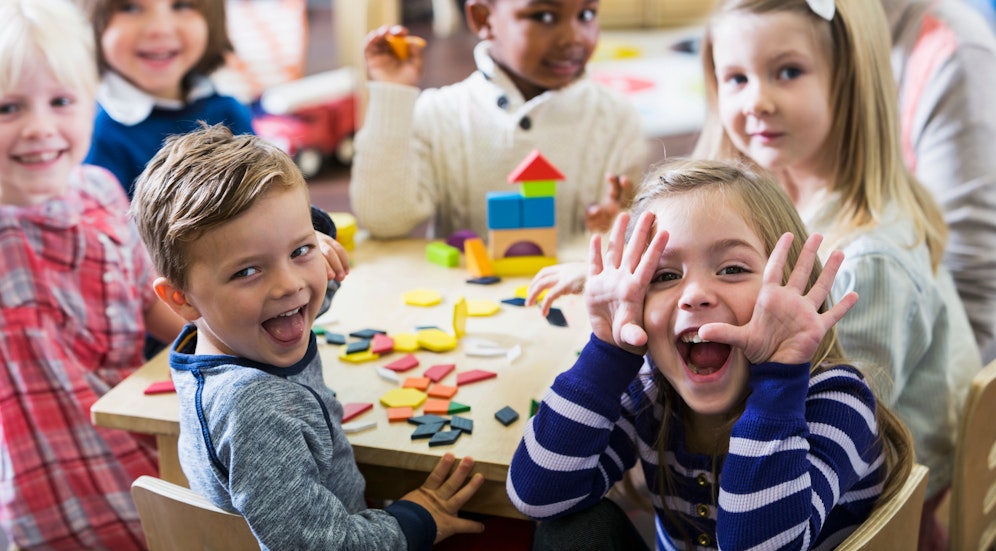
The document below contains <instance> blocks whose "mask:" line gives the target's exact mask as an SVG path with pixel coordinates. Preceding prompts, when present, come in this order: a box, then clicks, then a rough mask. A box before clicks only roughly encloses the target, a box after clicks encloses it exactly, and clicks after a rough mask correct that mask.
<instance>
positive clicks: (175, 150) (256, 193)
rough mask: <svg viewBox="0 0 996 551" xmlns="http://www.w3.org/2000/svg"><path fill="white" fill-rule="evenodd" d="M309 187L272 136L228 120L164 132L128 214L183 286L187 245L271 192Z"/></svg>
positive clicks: (160, 266) (159, 265)
mask: <svg viewBox="0 0 996 551" xmlns="http://www.w3.org/2000/svg"><path fill="white" fill-rule="evenodd" d="M297 188H300V189H304V190H305V193H307V189H308V188H307V185H306V184H305V182H304V177H303V176H301V171H300V170H298V168H297V165H295V164H294V161H293V160H291V158H290V157H289V156H287V154H286V153H284V152H283V151H282V150H281V149H280V148H278V147H276V146H274V145H272V144H270V143H269V142H267V141H265V140H263V139H261V138H258V137H256V136H252V135H249V134H242V135H238V136H234V135H232V132H231V131H230V130H229V129H228V128H227V127H225V126H224V125H221V124H218V125H214V126H207V125H204V126H203V127H202V128H201V129H200V130H196V131H193V132H190V133H188V134H183V135H176V136H171V137H169V138H167V140H166V142H165V144H164V145H163V147H162V149H160V150H159V152H158V153H156V155H155V156H154V157H153V158H152V160H151V161H149V164H148V165H146V167H145V170H144V171H143V172H142V174H141V175H139V177H138V179H137V180H136V181H135V196H134V197H133V198H132V203H131V210H130V214H131V217H132V218H133V219H134V220H135V224H136V225H137V226H138V233H139V235H141V237H142V241H144V242H145V245H146V248H147V249H148V251H149V256H150V257H151V258H152V263H153V265H154V266H155V268H156V270H157V271H158V272H159V274H161V275H162V276H163V277H165V278H166V279H168V280H169V281H170V282H171V283H172V284H173V285H175V286H176V287H178V288H180V289H186V288H187V287H186V285H187V268H188V266H189V263H190V258H189V256H190V255H189V247H190V245H191V243H193V242H194V241H195V240H196V239H197V238H198V237H200V236H201V235H202V234H203V233H204V232H206V231H208V230H211V229H212V228H216V227H218V226H220V225H222V224H224V223H225V222H228V221H229V220H231V219H232V218H235V217H236V216H238V215H239V214H241V213H243V212H245V211H247V210H249V208H250V207H252V206H253V205H254V204H255V203H256V202H257V201H258V200H259V199H260V198H261V197H262V196H264V195H265V194H267V193H269V192H270V191H272V190H277V189H280V190H291V189H297Z"/></svg>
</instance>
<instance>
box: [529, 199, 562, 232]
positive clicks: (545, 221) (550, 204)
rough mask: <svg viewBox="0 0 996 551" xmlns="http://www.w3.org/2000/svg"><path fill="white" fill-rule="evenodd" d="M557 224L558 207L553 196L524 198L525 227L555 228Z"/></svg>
mask: <svg viewBox="0 0 996 551" xmlns="http://www.w3.org/2000/svg"><path fill="white" fill-rule="evenodd" d="M556 225H557V207H556V206H555V203H554V199H553V197H524V198H523V199H522V227H523V228H553V227H554V226H556Z"/></svg>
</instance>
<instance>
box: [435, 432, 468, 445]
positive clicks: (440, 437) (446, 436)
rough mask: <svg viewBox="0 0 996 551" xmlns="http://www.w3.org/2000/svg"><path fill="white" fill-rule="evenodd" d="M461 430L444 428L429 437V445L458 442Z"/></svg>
mask: <svg viewBox="0 0 996 551" xmlns="http://www.w3.org/2000/svg"><path fill="white" fill-rule="evenodd" d="M460 434H462V432H461V431H458V430H443V431H439V432H437V433H436V434H433V435H432V438H430V439H429V446H431V447H434V446H447V445H449V444H454V443H456V441H457V439H459V438H460Z"/></svg>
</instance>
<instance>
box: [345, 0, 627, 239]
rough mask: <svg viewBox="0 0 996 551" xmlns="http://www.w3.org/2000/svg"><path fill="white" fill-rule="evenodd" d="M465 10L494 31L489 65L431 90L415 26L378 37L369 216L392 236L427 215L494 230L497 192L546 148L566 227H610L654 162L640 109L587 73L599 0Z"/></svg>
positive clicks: (362, 157)
mask: <svg viewBox="0 0 996 551" xmlns="http://www.w3.org/2000/svg"><path fill="white" fill-rule="evenodd" d="M465 11H466V15H467V21H468V24H469V25H470V28H471V30H472V31H473V32H474V33H476V34H477V36H478V37H479V38H480V39H481V42H480V43H478V45H477V47H476V48H475V49H474V60H475V62H476V64H477V71H475V72H474V73H473V74H471V75H470V76H469V77H467V79H465V80H464V81H462V82H459V83H457V84H453V85H451V86H445V87H443V88H439V89H429V90H425V91H422V92H421V93H420V92H419V89H418V88H416V85H417V83H418V80H419V78H420V76H421V74H422V64H423V62H424V55H423V49H422V46H421V44H419V43H417V42H415V41H414V40H413V39H411V38H410V37H408V36H407V35H408V31H407V29H404V28H402V27H393V28H386V27H385V28H381V29H377V30H375V31H373V32H372V33H370V35H369V36H368V37H367V40H366V44H365V48H364V55H365V57H366V63H367V73H368V75H369V78H370V82H369V102H368V106H367V111H366V115H365V119H364V123H363V127H362V128H361V129H360V131H359V132H358V133H357V136H356V143H355V145H356V157H355V159H354V161H353V167H352V181H351V185H350V199H351V201H352V207H353V210H354V211H355V213H356V215H357V218H358V220H359V222H360V224H361V225H363V226H364V227H365V228H367V229H368V230H370V232H371V234H372V235H373V236H374V237H380V238H390V237H399V236H404V235H408V234H409V233H410V232H412V231H413V230H414V229H415V228H417V227H418V226H419V225H420V224H423V223H425V222H427V221H429V222H430V226H429V227H430V232H431V234H432V235H434V236H438V237H446V236H448V235H449V234H451V233H452V232H454V231H456V230H464V229H469V230H472V231H474V232H475V233H477V234H478V235H481V236H485V235H487V233H486V232H487V193H488V192H490V191H512V190H514V188H513V187H512V186H511V184H509V183H508V182H507V181H506V177H507V176H508V174H509V173H510V172H512V170H513V169H514V168H515V167H516V166H517V165H518V164H519V163H520V162H521V161H522V160H523V159H524V158H525V157H526V156H527V155H528V154H529V153H530V152H531V151H532V150H533V149H539V150H540V152H542V153H543V155H544V156H545V157H546V158H547V159H548V160H549V161H550V162H551V163H552V164H553V165H555V166H556V167H557V168H558V169H559V170H560V171H561V172H562V173H563V174H564V175H565V178H564V181H563V183H562V184H559V185H558V188H557V201H556V203H557V212H556V224H557V227H558V229H559V233H560V236H561V237H569V236H573V235H579V234H581V233H583V232H584V231H585V230H586V229H591V230H594V231H605V230H607V229H608V227H609V224H610V223H611V220H612V217H613V216H615V214H616V213H617V212H618V210H619V207H620V203H623V204H624V203H625V202H626V201H627V200H628V197H629V196H630V195H631V191H630V189H629V188H630V184H629V182H630V181H631V180H635V179H636V178H638V177H639V175H640V174H641V173H642V171H643V169H644V166H645V162H646V142H645V140H644V138H643V135H642V132H641V128H640V124H641V123H640V117H639V114H638V113H637V111H636V109H635V108H633V107H632V105H631V104H629V103H628V102H627V100H625V99H624V98H623V97H622V96H620V95H618V94H616V93H614V92H612V91H610V90H608V89H607V88H604V87H602V86H600V85H598V84H596V83H595V82H594V81H592V80H591V79H589V78H588V77H587V75H586V74H585V67H586V66H587V63H588V60H589V59H590V57H591V54H592V52H593V50H594V48H595V44H596V42H597V40H598V35H599V23H598V2H597V0H565V1H562V2H543V3H537V2H531V1H529V0H470V1H468V2H467V4H466V9H465ZM397 37H400V38H401V39H403V40H404V39H406V38H407V39H408V40H409V45H408V47H407V53H406V54H405V56H404V59H402V58H401V57H399V56H398V55H397V54H396V53H395V52H394V50H393V49H392V47H391V46H390V44H389V40H397ZM402 51H405V50H402ZM607 174H609V175H611V176H608V177H606V175H607Z"/></svg>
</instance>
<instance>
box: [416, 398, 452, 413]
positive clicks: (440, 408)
mask: <svg viewBox="0 0 996 551" xmlns="http://www.w3.org/2000/svg"><path fill="white" fill-rule="evenodd" d="M422 411H424V412H426V413H442V414H446V413H449V412H450V401H449V400H447V399H440V398H429V399H428V400H426V401H425V405H424V406H422Z"/></svg>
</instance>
